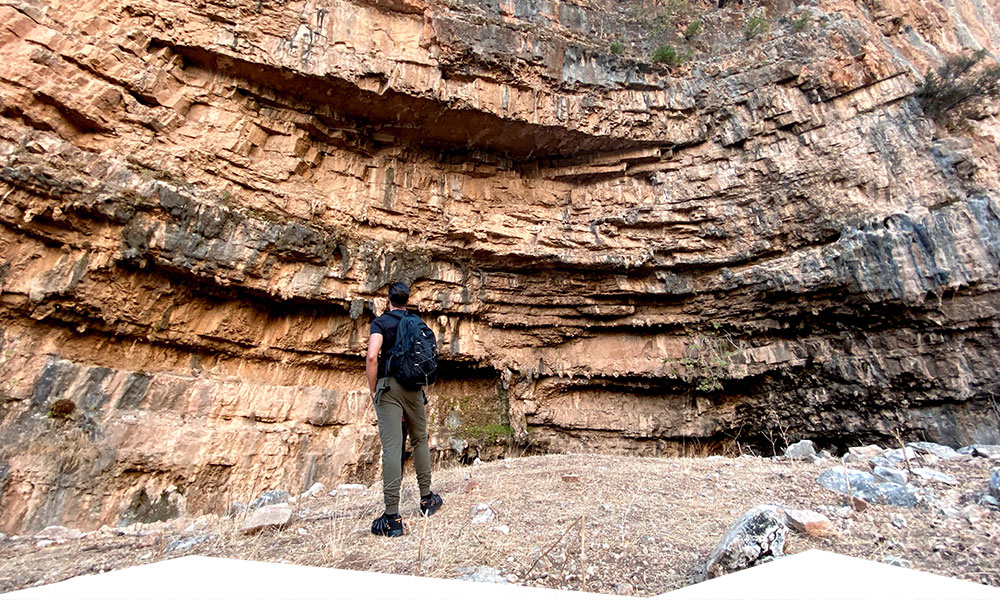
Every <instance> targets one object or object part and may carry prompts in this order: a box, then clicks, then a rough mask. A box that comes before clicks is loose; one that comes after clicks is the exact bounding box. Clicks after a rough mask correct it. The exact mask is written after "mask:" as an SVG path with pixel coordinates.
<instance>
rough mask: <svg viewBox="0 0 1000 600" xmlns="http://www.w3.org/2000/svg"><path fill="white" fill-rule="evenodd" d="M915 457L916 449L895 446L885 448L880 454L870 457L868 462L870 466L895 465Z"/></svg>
mask: <svg viewBox="0 0 1000 600" xmlns="http://www.w3.org/2000/svg"><path fill="white" fill-rule="evenodd" d="M916 458H917V451H916V450H914V449H913V448H896V449H895V450H886V451H885V452H883V453H882V455H881V456H876V457H874V458H871V459H869V461H868V462H869V463H871V464H872V466H876V465H879V466H883V467H897V466H899V465H901V464H903V463H905V462H906V461H908V460H915V459H916Z"/></svg>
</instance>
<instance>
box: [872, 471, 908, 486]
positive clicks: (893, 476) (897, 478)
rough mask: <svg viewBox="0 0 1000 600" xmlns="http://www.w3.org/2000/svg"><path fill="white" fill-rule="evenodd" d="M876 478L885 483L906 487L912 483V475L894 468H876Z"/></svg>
mask: <svg viewBox="0 0 1000 600" xmlns="http://www.w3.org/2000/svg"><path fill="white" fill-rule="evenodd" d="M874 471H875V477H878V478H879V479H882V480H883V481H891V482H893V483H898V484H900V485H906V484H907V483H908V482H909V481H910V475H909V473H907V472H906V471H904V470H902V469H893V468H892V467H875V469H874Z"/></svg>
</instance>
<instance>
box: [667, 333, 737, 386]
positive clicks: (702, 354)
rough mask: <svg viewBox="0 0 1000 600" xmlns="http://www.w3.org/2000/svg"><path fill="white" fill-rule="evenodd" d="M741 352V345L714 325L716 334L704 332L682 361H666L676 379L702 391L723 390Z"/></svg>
mask: <svg viewBox="0 0 1000 600" xmlns="http://www.w3.org/2000/svg"><path fill="white" fill-rule="evenodd" d="M739 351H740V347H739V344H738V343H737V342H736V341H735V340H734V339H733V336H732V334H731V333H729V332H728V331H726V330H725V328H724V327H723V326H722V324H720V323H718V322H713V323H712V331H711V332H708V333H700V334H698V335H696V336H695V337H694V339H693V340H692V341H691V342H690V343H688V344H687V345H686V346H685V348H684V356H683V357H682V358H679V359H664V363H667V364H670V365H671V366H670V372H671V373H672V375H673V376H674V377H678V378H680V379H682V380H683V381H686V382H688V383H691V384H693V385H694V386H695V389H696V390H698V391H699V392H714V391H717V390H721V389H722V380H723V379H725V378H726V376H727V375H728V374H729V370H730V369H731V368H732V366H733V357H734V355H735V354H736V353H738V352H739Z"/></svg>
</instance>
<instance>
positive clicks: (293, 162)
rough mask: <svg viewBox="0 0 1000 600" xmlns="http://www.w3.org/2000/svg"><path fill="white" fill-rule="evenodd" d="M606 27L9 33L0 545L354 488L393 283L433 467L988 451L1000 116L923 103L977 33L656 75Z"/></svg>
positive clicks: (705, 63) (802, 36)
mask: <svg viewBox="0 0 1000 600" xmlns="http://www.w3.org/2000/svg"><path fill="white" fill-rule="evenodd" d="M617 7H618V4H617V3H610V2H609V3H607V4H602V3H600V2H580V3H570V2H556V1H553V2H532V3H529V2H520V1H519V0H515V1H514V2H512V3H508V2H501V3H499V4H498V5H487V4H479V3H472V2H468V3H464V4H463V3H461V2H453V3H440V4H438V3H433V2H432V3H424V2H421V1H420V0H371V1H369V0H356V1H354V2H350V1H346V0H344V1H337V0H310V1H296V2H271V1H258V2H249V3H247V2H209V3H200V2H190V1H188V0H176V1H171V2H163V1H158V2H152V1H151V0H131V1H130V2H125V3H114V2H102V1H90V2H85V3H61V2H56V1H52V2H41V1H19V0H12V1H9V2H5V3H3V4H2V5H0V23H2V25H0V58H2V62H0V65H2V67H0V222H2V228H0V257H2V260H0V286H2V294H0V327H2V332H3V335H2V348H0V375H2V377H3V383H2V387H0V392H2V394H3V414H2V417H0V431H2V440H3V441H2V444H0V445H2V448H0V530H3V531H7V532H17V531H31V530H38V529H41V528H43V527H45V526H47V525H51V524H56V523H59V524H64V525H67V526H76V527H83V526H90V525H93V524H95V523H97V524H99V523H112V522H116V521H121V520H125V521H128V520H132V519H140V520H141V519H144V518H145V519H153V518H165V517H167V516H170V515H171V514H177V513H179V512H182V511H187V512H191V513H199V512H205V511H210V510H214V511H220V510H222V509H224V507H225V506H226V505H227V504H228V502H230V501H232V500H240V499H242V500H246V499H249V498H251V497H254V496H256V495H257V494H259V492H260V491H263V490H264V489H268V488H286V489H293V490H297V489H305V488H307V487H308V486H309V484H311V483H312V482H313V481H317V480H322V481H325V482H327V483H330V482H333V481H336V480H340V479H344V478H348V477H358V476H370V475H371V474H372V473H374V471H375V470H376V469H377V458H378V442H377V433H376V429H375V427H374V424H373V423H374V421H373V420H374V412H373V410H372V409H371V407H370V406H369V403H368V399H367V391H366V389H365V388H366V386H365V383H364V376H363V360H362V359H363V352H364V347H365V343H366V339H367V329H368V325H369V323H370V321H371V319H372V318H373V316H374V315H375V314H377V313H378V312H380V310H381V309H382V308H383V301H382V297H383V296H384V294H385V290H386V286H387V284H388V283H389V282H391V281H393V280H396V279H404V280H408V281H411V282H412V283H413V289H414V294H413V300H414V303H415V305H416V307H417V308H418V309H419V310H420V312H421V314H422V315H423V316H424V317H425V319H426V320H427V321H428V323H429V324H431V325H432V327H433V328H434V330H435V332H436V333H437V335H438V339H439V343H440V347H441V352H442V368H443V373H442V380H441V382H440V383H438V384H437V385H436V386H435V387H434V388H433V389H432V390H430V394H429V396H430V399H431V403H430V406H431V410H432V412H434V414H435V415H436V417H435V419H436V422H437V423H438V426H437V428H436V430H435V432H434V433H433V436H432V437H433V443H434V445H435V447H437V448H439V449H442V450H445V449H448V448H452V447H454V448H456V449H461V448H462V446H461V445H459V444H455V443H454V442H455V441H456V440H458V441H461V438H462V437H463V436H465V437H468V435H467V434H471V433H473V432H470V431H469V430H468V428H467V427H466V428H465V429H463V415H465V414H467V413H468V412H474V411H479V412H483V411H482V410H480V409H481V408H482V406H483V405H487V406H488V407H499V413H498V415H497V419H496V423H493V425H497V426H498V427H499V428H500V430H502V428H505V427H508V426H509V427H510V430H511V431H512V434H513V438H514V439H515V440H516V441H517V443H519V444H521V445H524V446H527V447H530V448H534V449H542V450H546V449H550V450H573V451H580V450H602V451H619V452H631V453H642V454H650V453H667V454H676V453H700V452H710V451H727V450H728V451H741V450H745V449H747V448H751V449H753V450H755V451H764V452H767V451H773V450H774V449H775V448H777V449H778V450H780V449H781V448H782V447H783V446H784V445H785V444H786V443H788V442H791V441H794V439H795V438H799V437H809V438H810V439H813V440H816V441H817V442H818V443H820V444H821V445H837V444H841V443H843V444H854V443H855V442H857V441H873V440H880V439H882V440H885V439H890V438H892V436H893V435H894V432H897V431H898V432H899V433H901V434H902V435H903V436H904V437H906V438H907V439H911V438H915V437H924V438H926V439H928V440H933V441H939V442H943V443H947V444H951V445H955V446H958V445H965V444H968V443H972V442H980V443H997V442H998V441H1000V440H998V433H997V432H998V430H1000V411H998V408H997V403H996V401H995V400H994V395H995V394H997V393H998V392H1000V389H998V388H1000V385H998V384H997V383H996V382H997V371H998V364H1000V343H998V342H1000V340H998V337H1000V335H998V323H1000V321H998V311H1000V295H998V290H997V286H998V281H1000V279H998V270H1000V205H998V196H997V189H998V175H997V173H998V170H997V165H998V162H1000V160H998V146H997V141H996V140H997V138H996V135H997V133H998V119H997V114H996V113H997V110H996V108H995V107H990V106H982V107H980V110H979V113H978V115H977V117H976V119H975V120H973V121H971V122H970V123H969V125H968V130H967V131H964V132H961V133H958V134H955V133H948V132H947V131H945V130H944V129H942V128H941V127H940V126H938V125H937V124H935V123H934V122H932V121H931V120H929V119H926V118H924V116H923V114H922V112H921V109H920V106H919V103H918V102H917V101H916V100H915V99H914V97H913V92H914V89H915V86H916V85H917V82H918V81H919V79H920V75H921V74H922V73H923V72H924V71H925V70H926V69H927V68H929V67H931V66H933V65H936V64H939V63H940V61H941V60H942V59H943V57H944V56H945V55H946V54H947V53H950V52H955V51H958V50H961V49H962V48H980V47H982V48H986V49H987V50H989V51H991V52H995V51H996V50H997V48H996V47H995V44H996V40H997V39H1000V35H998V26H997V18H996V17H995V15H998V14H1000V8H998V7H997V6H996V3H995V2H990V1H985V2H971V1H966V0H958V1H956V2H952V3H948V4H947V5H946V4H939V3H937V2H921V3H916V2H882V3H872V2H858V3H852V2H820V3H818V4H817V5H816V6H810V7H805V8H801V7H800V8H799V9H797V10H799V12H798V13H796V14H802V11H803V10H804V11H807V12H806V13H805V14H806V15H807V18H808V21H809V24H810V25H809V27H808V28H806V29H805V30H803V31H796V29H798V27H797V26H793V25H792V22H791V20H790V18H788V17H786V18H784V20H778V17H779V16H780V14H776V13H772V18H773V19H774V20H773V27H772V29H771V30H770V31H769V32H767V33H766V34H765V35H763V36H761V37H760V38H757V39H754V40H751V41H742V40H741V41H740V42H738V43H735V44H733V43H729V44H728V45H727V44H724V43H721V42H720V44H719V45H718V46H716V47H715V49H714V50H713V51H712V52H709V53H700V54H698V55H696V56H695V57H694V60H693V61H692V62H691V63H690V64H688V65H685V66H682V67H679V68H675V69H673V70H670V69H666V68H663V67H660V66H656V65H651V64H649V62H648V61H647V60H646V59H643V58H642V57H640V56H636V55H626V56H618V55H615V54H613V53H611V52H609V51H608V50H607V48H608V46H607V41H608V40H609V39H614V38H619V37H622V36H628V35H630V34H631V33H630V32H631V31H632V30H631V29H630V26H629V25H628V19H622V18H621V15H620V14H619V12H618V11H617ZM706 10H707V9H706ZM738 10H742V9H738ZM709 12H711V11H709ZM718 14H719V15H722V17H720V18H723V17H725V18H729V19H739V18H743V17H744V16H745V14H746V13H743V12H736V13H732V12H722V13H718ZM717 16H718V15H717ZM706 18H708V17H706ZM713 18H714V17H713ZM723 20H724V19H723ZM734 35H738V32H737V33H735V34H734ZM474 405H477V406H478V407H477V408H474V409H473V408H470V406H474ZM490 410H492V408H490ZM490 410H487V411H485V412H486V413H489V412H490ZM485 425H491V423H486V424H485ZM487 429H488V428H487ZM496 430H497V429H494V430H493V431H496Z"/></svg>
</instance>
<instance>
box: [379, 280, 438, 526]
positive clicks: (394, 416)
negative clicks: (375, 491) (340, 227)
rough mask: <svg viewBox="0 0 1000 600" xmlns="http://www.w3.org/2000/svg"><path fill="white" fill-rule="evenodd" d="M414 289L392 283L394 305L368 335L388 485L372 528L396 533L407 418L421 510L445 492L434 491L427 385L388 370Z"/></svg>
mask: <svg viewBox="0 0 1000 600" xmlns="http://www.w3.org/2000/svg"><path fill="white" fill-rule="evenodd" d="M409 301H410V288H409V287H408V286H407V285H406V284H405V283H402V282H396V283H393V284H392V285H390V286H389V309H388V310H387V311H386V312H385V314H383V315H381V316H380V317H378V318H376V319H375V320H374V321H372V327H371V337H369V338H368V357H367V358H366V359H365V372H366V373H367V375H368V390H369V392H370V393H371V400H372V402H373V403H374V404H375V414H376V415H377V416H378V435H379V439H380V440H381V441H382V490H383V495H384V497H385V513H384V514H383V515H382V516H381V517H379V518H377V519H375V521H373V522H372V533H374V534H375V535H384V536H388V537H396V536H399V535H403V519H402V517H400V516H399V487H400V480H401V478H402V465H401V464H400V457H401V456H402V453H403V432H402V428H401V427H400V420H401V419H403V418H404V417H405V421H406V428H407V430H408V431H409V434H410V444H411V446H412V448H413V467H414V469H415V470H416V472H417V484H418V485H419V486H420V512H421V513H424V514H426V515H431V514H433V513H434V511H436V510H437V509H438V508H440V507H441V504H442V501H441V496H438V495H437V494H435V493H434V492H432V491H431V453H430V449H429V448H428V446H427V418H426V415H425V413H424V392H423V389H420V390H417V391H411V390H408V389H406V388H404V387H403V386H402V385H400V383H399V382H398V381H396V378H395V377H392V376H391V375H390V374H389V373H388V372H387V370H386V359H387V358H388V357H389V354H390V352H391V351H392V348H393V346H394V345H395V343H396V330H397V328H398V327H399V322H400V320H402V318H403V316H404V315H406V304H407V302H409Z"/></svg>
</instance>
